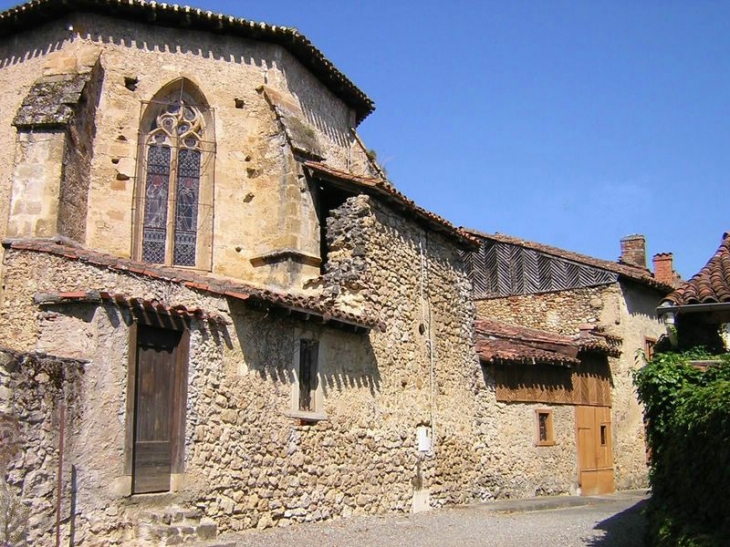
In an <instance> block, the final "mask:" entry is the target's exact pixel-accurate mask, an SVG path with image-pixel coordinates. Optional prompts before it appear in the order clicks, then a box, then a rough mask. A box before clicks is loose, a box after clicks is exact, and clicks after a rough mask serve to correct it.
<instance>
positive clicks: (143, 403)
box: [132, 326, 181, 494]
mask: <svg viewBox="0 0 730 547" xmlns="http://www.w3.org/2000/svg"><path fill="white" fill-rule="evenodd" d="M180 339H181V333H180V332H179V331H173V330H165V329H159V328H154V327H148V326H140V327H139V328H138V332H137V359H136V386H135V387H136V389H135V417H134V425H135V427H134V447H133V458H134V461H133V471H132V491H133V493H135V494H141V493H148V492H167V491H168V490H170V474H171V473H172V464H173V453H174V450H173V448H174V447H173V445H174V444H175V443H176V440H177V439H176V430H177V429H178V427H177V425H178V423H177V422H178V416H179V408H178V407H179V404H180V401H179V395H178V394H179V391H180V390H179V388H178V387H177V386H178V384H179V380H180V378H178V376H179V375H178V374H177V370H176V369H177V368H178V367H177V366H176V364H177V361H178V359H177V353H178V349H179V345H180Z"/></svg>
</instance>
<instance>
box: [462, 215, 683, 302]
mask: <svg viewBox="0 0 730 547" xmlns="http://www.w3.org/2000/svg"><path fill="white" fill-rule="evenodd" d="M466 231H468V232H469V233H471V234H472V235H474V236H476V237H479V238H484V239H491V240H493V241H496V242H499V243H507V244H509V245H517V246H519V247H524V248H525V249H532V250H534V251H537V252H540V253H544V254H546V255H551V256H555V257H557V258H562V259H564V260H569V261H571V262H576V263H578V264H585V265H587V266H592V267H594V268H600V269H602V270H606V271H609V272H612V273H615V274H617V275H619V276H620V277H623V278H625V279H629V280H631V281H635V282H638V283H641V284H643V285H648V286H650V287H653V288H655V289H658V290H663V291H666V292H669V291H671V290H672V289H673V287H672V286H671V285H667V284H665V283H660V282H659V281H657V280H656V279H654V277H653V276H652V274H651V272H650V271H649V270H648V269H647V268H640V267H638V266H630V265H628V264H622V263H619V262H611V261H610V260H603V259H600V258H594V257H592V256H588V255H584V254H581V253H575V252H573V251H567V250H565V249H560V248H558V247H553V246H551V245H544V244H542V243H537V242H534V241H528V240H525V239H522V238H519V237H513V236H508V235H505V234H500V233H498V232H495V233H493V234H487V233H484V232H480V231H478V230H473V229H471V228H469V229H466Z"/></svg>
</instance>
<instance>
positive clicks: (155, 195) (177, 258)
mask: <svg viewBox="0 0 730 547" xmlns="http://www.w3.org/2000/svg"><path fill="white" fill-rule="evenodd" d="M172 87H173V89H172V90H170V89H169V88H170V86H168V88H167V89H166V90H164V92H161V93H160V94H158V97H159V98H155V100H153V101H151V102H150V103H149V104H148V105H147V107H146V110H145V112H144V114H143V116H142V127H141V131H140V139H139V142H140V152H139V158H140V159H141V160H142V163H141V166H140V169H139V171H140V173H139V178H138V183H137V191H136V195H137V199H136V221H135V225H136V237H135V256H136V257H137V258H138V259H140V260H142V261H144V262H149V263H151V264H167V265H172V266H189V267H197V268H203V269H209V268H210V248H211V243H212V234H211V233H210V232H211V226H212V172H213V171H212V160H213V155H214V154H213V152H214V142H213V139H212V138H211V136H210V135H211V133H212V123H211V122H212V117H211V113H210V110H209V108H208V107H207V105H206V104H205V102H204V100H202V97H201V96H200V93H199V92H198V91H197V89H194V88H192V85H191V84H190V83H189V82H187V81H185V80H180V81H178V82H176V83H175V85H173V86H172ZM196 95H197V97H196Z"/></svg>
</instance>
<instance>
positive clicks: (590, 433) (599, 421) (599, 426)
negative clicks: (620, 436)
mask: <svg viewBox="0 0 730 547" xmlns="http://www.w3.org/2000/svg"><path fill="white" fill-rule="evenodd" d="M575 424H576V433H577V439H576V440H577V444H578V472H579V477H580V488H581V493H582V494H583V495H584V496H594V495H597V494H608V493H610V492H613V451H612V449H611V409H610V408H609V407H605V406H576V407H575Z"/></svg>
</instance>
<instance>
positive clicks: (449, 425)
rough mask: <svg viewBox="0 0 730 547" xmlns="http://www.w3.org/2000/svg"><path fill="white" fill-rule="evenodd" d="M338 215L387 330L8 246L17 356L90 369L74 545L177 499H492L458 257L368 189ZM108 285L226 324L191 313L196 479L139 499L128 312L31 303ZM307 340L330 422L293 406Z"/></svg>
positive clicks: (267, 510)
mask: <svg viewBox="0 0 730 547" xmlns="http://www.w3.org/2000/svg"><path fill="white" fill-rule="evenodd" d="M339 212H340V216H339V222H341V223H344V224H347V225H349V226H350V227H352V228H353V229H352V231H350V232H349V233H351V234H353V235H354V236H355V244H354V247H353V248H357V249H358V253H362V256H361V257H360V258H362V259H363V260H364V262H363V264H362V269H359V270H357V271H358V272H360V274H361V276H360V277H361V279H360V282H359V283H357V284H355V286H357V287H360V288H359V289H358V290H360V292H361V294H360V295H359V297H360V299H361V303H360V304H359V306H360V307H361V308H362V309H368V310H370V311H376V312H377V313H378V314H379V316H380V318H381V320H382V322H383V324H384V326H385V331H384V332H380V331H371V332H370V333H369V334H355V333H349V332H344V331H340V330H336V329H333V328H331V327H328V326H327V325H326V324H325V325H323V324H322V323H321V322H317V321H311V322H310V321H300V320H295V319H292V318H291V317H290V316H286V315H281V316H280V315H278V314H276V313H275V312H274V311H271V312H265V311H255V310H253V309H251V308H249V307H248V306H247V305H246V304H244V303H242V302H240V301H237V300H232V299H226V298H222V297H218V296H213V295H210V294H206V293H199V292H196V291H194V290H191V289H187V288H185V287H181V286H180V285H178V284H176V283H173V282H168V281H161V280H153V279H148V278H144V277H138V276H132V275H125V274H123V273H120V272H113V271H110V270H105V269H103V268H98V267H95V266H91V265H88V264H84V263H83V262H79V261H69V260H67V259H64V258H61V257H56V256H52V255H44V254H40V253H30V252H22V251H13V250H9V251H7V252H6V265H5V267H6V274H5V285H6V298H5V300H4V302H3V305H2V308H0V335H2V336H3V338H4V339H6V340H9V341H11V342H10V343H11V344H12V346H13V349H14V350H17V351H29V350H33V349H39V350H43V351H45V352H48V353H54V354H58V355H61V356H64V357H73V358H76V359H84V360H86V361H88V363H89V364H88V365H87V366H86V369H85V370H86V372H85V374H84V376H83V380H82V382H83V383H82V391H83V392H89V393H91V392H93V393H94V397H93V398H92V397H84V398H82V399H81V409H80V412H81V415H82V416H83V421H82V422H80V424H79V425H78V427H77V428H74V430H73V437H72V439H70V440H69V443H70V446H71V447H72V448H71V449H70V450H69V455H68V459H69V464H70V465H74V466H75V468H76V470H77V477H78V478H77V480H78V493H77V499H76V512H77V514H76V517H75V519H74V522H75V527H76V528H75V536H76V541H77V544H79V545H84V544H94V543H95V542H98V541H99V540H100V539H101V538H104V541H110V542H114V541H116V542H119V543H125V542H134V541H136V539H135V538H137V537H140V534H141V533H142V532H141V530H143V529H146V528H144V527H145V526H148V525H149V526H157V525H150V524H149V523H148V522H146V521H145V518H146V517H145V515H146V514H150V512H155V511H161V510H164V508H166V507H170V506H171V505H180V506H182V507H187V508H190V509H195V510H198V511H200V512H201V514H202V515H205V517H206V518H211V519H213V520H214V522H215V524H216V525H217V527H218V530H220V531H226V530H239V529H244V528H249V527H267V526H287V525H290V524H293V523H296V522H305V521H314V520H320V519H326V518H336V517H347V516H349V515H353V514H364V513H383V512H391V511H409V510H411V509H413V508H414V507H415V508H419V507H425V506H427V505H429V504H430V505H432V506H437V505H442V504H445V503H458V502H467V501H471V500H473V499H480V497H484V496H482V494H480V491H477V492H475V489H476V490H479V489H480V488H481V487H479V486H477V487H473V486H472V485H473V484H481V483H483V482H484V480H483V479H482V478H481V475H483V470H482V469H480V467H479V466H480V465H481V462H480V459H479V456H478V455H477V454H476V452H475V451H474V450H473V446H474V439H475V437H474V434H475V428H474V420H473V419H472V416H474V413H475V409H476V406H475V401H474V399H473V397H472V393H473V392H474V390H475V389H476V385H477V380H478V375H479V374H480V373H479V370H478V365H477V363H476V360H475V356H474V353H473V347H472V340H471V321H472V316H473V307H472V304H471V303H470V300H469V283H468V281H467V278H466V276H465V275H464V272H463V269H462V266H461V262H460V258H459V256H458V253H457V252H456V250H455V249H454V248H453V247H452V245H451V244H450V242H448V241H447V240H444V239H443V237H442V236H438V235H435V234H433V233H430V232H428V230H426V229H424V228H421V227H419V226H417V225H415V224H414V223H412V222H410V221H408V220H406V219H404V218H403V217H401V216H399V215H398V214H396V213H394V212H393V211H390V210H389V209H388V208H386V207H384V206H382V205H379V204H378V203H375V202H373V201H372V200H371V199H369V198H367V197H364V196H360V197H356V198H352V199H351V200H349V201H348V202H347V203H346V204H345V205H344V206H343V207H342V208H341V210H340V211H339ZM356 226H361V227H363V228H364V229H362V230H360V231H358V230H357V229H355V228H356ZM341 227H342V226H341ZM330 228H331V232H332V233H335V232H336V230H335V227H334V226H330ZM335 258H336V257H335ZM339 263H340V264H341V263H342V262H339ZM334 264H335V267H336V264H338V261H337V260H336V259H335V262H334ZM351 288H352V287H351ZM102 289H103V290H108V291H112V292H122V293H125V294H127V295H129V296H137V297H141V298H148V299H156V300H159V301H162V302H165V303H167V304H170V305H177V304H182V305H185V306H188V307H191V308H194V307H201V308H203V309H206V310H208V311H213V312H215V313H218V314H220V315H221V316H222V317H223V319H224V323H215V324H214V323H207V322H203V321H198V320H192V321H191V323H190V332H191V336H190V357H189V367H188V396H187V397H188V398H187V411H186V429H185V431H186V433H185V435H186V443H185V445H186V448H185V473H184V476H182V477H181V478H180V480H179V483H180V486H179V488H178V491H176V492H171V493H168V494H160V495H153V496H129V484H130V479H129V476H127V475H125V473H124V435H125V404H126V377H127V362H128V351H129V349H128V343H129V342H128V340H129V329H128V326H129V324H130V322H131V316H130V315H129V312H128V311H126V310H122V309H118V308H116V307H114V306H110V305H90V304H66V305H62V306H52V307H43V308H42V309H40V310H39V309H38V308H37V307H36V306H35V305H34V304H33V300H32V297H33V295H34V294H36V293H39V292H52V291H73V290H83V291H87V290H102ZM301 338H314V339H316V340H319V344H320V348H321V350H320V366H319V387H318V391H319V399H318V401H319V402H318V404H319V405H320V406H319V408H317V415H318V416H317V417H316V419H313V418H310V419H303V418H302V416H301V415H300V414H299V413H298V412H297V408H296V393H297V381H298V379H297V374H298V372H297V367H296V352H297V351H298V347H299V340H300V339H301ZM431 348H433V349H431ZM431 351H433V358H431ZM305 418H306V417H305ZM419 426H421V427H426V428H427V429H428V430H429V432H431V433H432V434H433V435H434V437H433V441H434V442H433V449H432V450H431V451H425V452H420V451H419V450H418V447H417V442H416V433H417V429H418V427H419ZM92 448H93V449H92ZM155 529H156V528H155ZM65 533H68V530H66V531H65Z"/></svg>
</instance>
